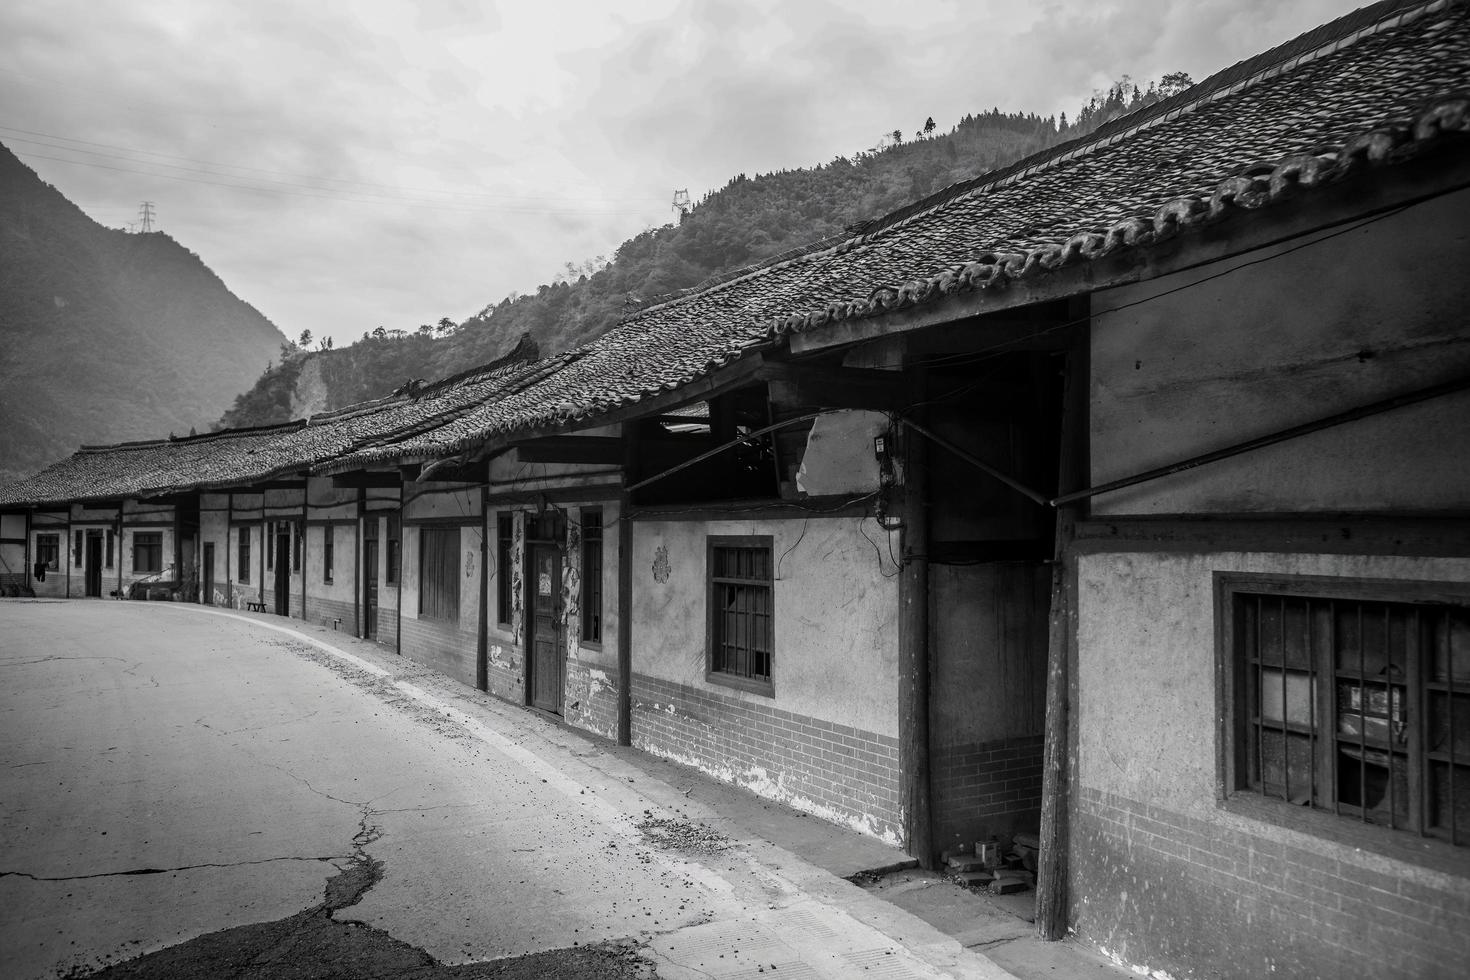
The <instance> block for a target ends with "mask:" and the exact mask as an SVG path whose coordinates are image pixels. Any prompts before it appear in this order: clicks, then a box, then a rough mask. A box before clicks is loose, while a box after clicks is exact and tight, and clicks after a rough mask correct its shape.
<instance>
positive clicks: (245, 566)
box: [235, 524, 270, 585]
mask: <svg viewBox="0 0 1470 980" xmlns="http://www.w3.org/2000/svg"><path fill="white" fill-rule="evenodd" d="M269 552H270V548H266V553H267V554H269ZM235 581H236V582H239V583H240V584H241V585H249V584H250V528H249V527H248V526H246V525H244V524H242V525H240V527H239V528H238V529H236V532H235Z"/></svg>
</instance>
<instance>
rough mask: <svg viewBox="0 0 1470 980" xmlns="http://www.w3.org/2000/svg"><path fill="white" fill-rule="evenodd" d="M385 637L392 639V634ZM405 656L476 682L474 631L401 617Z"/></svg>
mask: <svg viewBox="0 0 1470 980" xmlns="http://www.w3.org/2000/svg"><path fill="white" fill-rule="evenodd" d="M383 636H384V639H385V640H387V641H388V642H389V643H391V642H392V634H391V633H387V632H385V633H384V634H383ZM402 653H403V655H404V656H405V657H408V658H410V659H412V660H415V661H417V662H419V663H421V664H423V665H425V666H426V667H433V668H434V669H435V670H437V671H439V672H441V673H444V674H447V675H449V676H450V677H453V678H454V679H455V680H457V681H459V682H460V683H461V684H468V685H469V686H470V687H474V686H475V634H474V632H473V628H472V629H471V631H469V632H464V631H461V630H460V629H459V628H458V627H457V626H455V625H453V624H450V623H442V622H439V621H437V620H432V619H409V618H408V617H406V616H405V617H404V619H403V649H402Z"/></svg>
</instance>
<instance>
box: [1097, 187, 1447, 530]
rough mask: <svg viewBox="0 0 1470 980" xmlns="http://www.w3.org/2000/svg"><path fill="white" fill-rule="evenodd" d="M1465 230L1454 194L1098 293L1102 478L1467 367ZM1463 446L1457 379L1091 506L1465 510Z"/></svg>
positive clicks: (1164, 510) (1121, 510) (1113, 511)
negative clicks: (1389, 407) (1308, 239)
mask: <svg viewBox="0 0 1470 980" xmlns="http://www.w3.org/2000/svg"><path fill="white" fill-rule="evenodd" d="M1467 228H1470V191H1459V192H1456V193H1454V194H1449V195H1446V196H1444V197H1440V198H1436V199H1435V200H1434V201H1432V202H1429V203H1426V204H1421V205H1418V206H1415V207H1411V208H1409V209H1407V210H1405V211H1403V212H1401V213H1399V214H1396V215H1393V216H1391V217H1387V218H1384V219H1382V220H1378V221H1376V222H1374V223H1373V224H1370V225H1367V226H1365V227H1362V228H1358V229H1354V230H1350V231H1348V232H1346V233H1341V234H1338V233H1337V232H1324V233H1318V235H1317V236H1315V237H1317V238H1320V239H1322V240H1321V241H1319V242H1317V243H1316V244H1311V245H1307V247H1304V248H1300V247H1299V246H1301V245H1302V244H1303V242H1302V241H1300V240H1293V241H1291V242H1288V243H1286V244H1285V245H1281V246H1275V247H1273V248H1271V249H1263V250H1258V251H1255V252H1251V253H1248V254H1246V255H1242V256H1239V257H1236V258H1233V259H1229V260H1226V261H1222V262H1214V263H1210V264H1208V265H1205V266H1202V267H1200V268H1198V269H1193V270H1190V271H1188V272H1181V273H1177V274H1175V275H1170V276H1164V277H1162V278H1159V279H1154V280H1150V281H1148V282H1145V283H1140V284H1137V285H1131V286H1124V287H1121V288H1118V289H1110V290H1103V291H1101V292H1099V293H1097V294H1096V295H1094V297H1093V300H1092V303H1093V309H1094V310H1095V311H1101V312H1097V313H1095V314H1094V323H1093V331H1092V338H1093V339H1092V352H1091V360H1092V390H1091V423H1090V424H1091V429H1092V446H1091V459H1092V480H1091V482H1092V483H1094V484H1097V483H1102V482H1106V481H1108V480H1112V479H1116V478H1119V477H1123V476H1128V475H1131V474H1133V473H1138V472H1142V471H1144V470H1148V469H1151V468H1153V467H1156V466H1162V465H1165V464H1168V463H1172V462H1175V461H1178V460H1182V459H1187V458H1189V457H1191V456H1195V455H1198V454H1200V453H1204V452H1208V451H1210V450H1212V449H1217V448H1220V447H1224V446H1228V445H1231V444H1232V443H1236V442H1241V441H1244V440H1247V439H1251V438H1254V437H1257V436H1261V435H1266V434H1269V433H1272V432H1276V431H1278V430H1281V429H1285V428H1288V427H1290V426H1294V425H1299V424H1302V423H1305V422H1309V421H1312V420H1315V419H1318V418H1322V417H1324V416H1328V415H1332V414H1334V413H1337V412H1342V411H1346V410H1348V409H1351V408H1356V407H1359V406H1363V405H1367V404H1370V403H1372V402H1375V401H1378V400H1381V399H1385V398H1388V397H1391V396H1393V395H1397V394H1401V393H1404V392H1407V391H1411V390H1415V389H1418V388H1424V387H1429V386H1430V385H1434V384H1438V383H1441V382H1444V381H1448V380H1450V379H1452V378H1460V377H1464V376H1465V375H1466V374H1467V373H1470V326H1467V321H1466V314H1465V311H1466V309H1467V308H1470V277H1467V276H1464V275H1457V274H1453V273H1450V272H1449V270H1453V269H1464V268H1470V232H1467V231H1466V229H1467ZM1328 235H1335V236H1336V237H1330V238H1328V237H1327V236H1328ZM1289 249H1297V250H1296V251H1290V252H1289V254H1288V250H1289ZM1263 259H1264V260H1265V261H1262V260H1263ZM1250 263H1257V264H1254V265H1252V264H1250ZM1227 270H1238V271H1229V272H1228V273H1227ZM1222 273H1226V274H1223V275H1222ZM1306 283H1310V284H1311V288H1310V289H1307V288H1303V284H1306ZM1181 287H1187V288H1181ZM1171 290H1178V291H1176V292H1172V293H1171V292H1170V291H1171ZM1129 304H1138V305H1129ZM1125 306H1126V307H1127V308H1126V309H1124V308H1123V307H1125ZM1113 309H1117V310H1118V312H1116V313H1108V312H1106V311H1108V310H1113ZM1466 459H1470V392H1466V391H1461V392H1458V393H1457V394H1454V395H1448V396H1442V397H1439V398H1436V399H1434V400H1431V401H1427V402H1421V403H1419V404H1417V405H1413V406H1410V407H1407V408H1400V409H1396V410H1394V411H1392V412H1387V413H1384V414H1381V415H1377V416H1374V417H1372V418H1367V419H1362V420H1359V421H1355V422H1350V423H1348V424H1346V425H1341V426H1337V427H1334V428H1331V429H1327V430H1324V431H1321V432H1317V433H1313V434H1311V435H1308V436H1304V437H1301V438H1298V439H1293V440H1291V441H1288V442H1284V443H1280V444H1277V445H1275V446H1270V447H1267V448H1265V449H1261V450H1257V451H1254V452H1251V453H1247V454H1245V455H1242V456H1236V457H1234V458H1231V459H1227V460H1222V461H1219V462H1215V463H1211V464H1209V465H1208V466H1201V467H1198V468H1196V469H1192V470H1189V471H1186V472H1183V473H1178V474H1175V475H1173V476H1169V477H1166V478H1163V479H1159V480H1155V481H1152V482H1150V483H1145V484H1142V485H1140V486H1136V487H1132V488H1128V489H1125V490H1119V491H1115V492H1113V493H1108V494H1103V495H1101V496H1099V497H1097V498H1096V499H1095V500H1094V502H1093V513H1094V514H1095V515H1099V516H1101V515H1121V514H1185V513H1245V512H1257V513H1260V512H1268V513H1269V512H1299V511H1311V510H1322V511H1334V510H1335V511H1342V512H1353V511H1375V510H1382V509H1385V508H1391V509H1396V510H1399V511H1402V510H1406V509H1416V510H1454V509H1463V508H1464V507H1465V505H1466V503H1467V498H1466V492H1465V460H1466ZM1365 460H1371V461H1372V463H1371V465H1365Z"/></svg>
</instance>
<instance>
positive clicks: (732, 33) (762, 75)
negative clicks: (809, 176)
mask: <svg viewBox="0 0 1470 980" xmlns="http://www.w3.org/2000/svg"><path fill="white" fill-rule="evenodd" d="M1357 5H1358V4H1356V3H1353V2H1351V0H1292V2H1289V3H1283V2H1281V0H1223V2H1222V0H1199V2H1168V3H1166V2H1162V0H1157V2H1156V0H1127V2H1125V0H1086V2H1080V0H1079V2H1069V3H1055V2H1053V3H1047V2H1033V3H1024V2H1019V0H1005V2H994V0H885V2H867V0H842V2H824V0H788V2H784V3H783V2H773V0H734V2H727V0H636V2H617V0H607V2H600V3H599V2H557V0H539V2H531V0H514V2H501V3H490V2H475V0H417V2H396V0H395V2H388V0H380V2H367V0H362V2H352V3H346V2H329V0H313V2H310V3H302V2H300V0H290V2H283V3H276V2H268V0H249V2H241V0H218V2H217V0H177V2H172V0H0V143H4V144H5V145H6V146H8V147H9V148H10V149H11V150H12V151H13V152H15V153H16V154H17V155H18V156H19V157H20V158H21V160H23V161H24V162H25V163H26V164H28V165H29V166H30V167H31V168H32V169H34V170H35V171H36V172H37V173H39V174H40V175H41V178H42V179H43V180H45V181H47V182H48V183H51V184H54V185H55V186H56V187H57V188H59V189H60V190H61V191H62V193H64V194H65V195H66V196H67V197H69V198H70V199H71V200H73V201H74V202H76V203H77V204H78V205H80V206H81V207H82V208H83V209H84V210H85V211H86V212H87V213H88V214H90V215H91V216H92V217H93V218H95V219H96V220H98V221H100V222H101V223H103V224H105V225H109V226H112V227H124V226H126V225H128V224H129V223H130V222H134V221H136V220H137V216H138V210H139V204H140V202H142V201H152V202H154V208H155V214H156V218H155V222H156V224H155V227H156V228H158V229H160V230H163V231H166V232H168V233H169V234H170V235H172V236H173V237H174V238H176V239H177V240H178V241H179V242H181V243H182V244H183V245H184V246H185V247H186V248H189V249H191V250H193V251H195V252H197V253H199V255H200V256H201V257H202V258H203V260H204V261H205V262H206V263H207V264H208V265H209V266H210V267H211V268H213V269H214V271H215V272H217V273H218V274H219V275H220V276H221V278H223V279H224V281H225V283H226V284H227V285H228V286H229V287H230V288H231V289H232V290H233V291H234V292H235V293H236V294H237V295H239V296H240V297H241V298H242V299H244V300H246V301H247V302H249V303H251V304H253V305H254V306H255V307H257V308H258V309H259V310H260V311H261V312H262V313H264V314H265V315H266V316H268V317H269V318H271V319H272V320H273V321H275V323H276V324H277V325H278V326H279V327H280V328H281V329H282V330H283V331H285V333H286V334H287V335H288V336H291V337H295V336H297V335H298V334H299V333H300V332H301V331H302V330H303V329H310V330H311V331H312V332H313V333H314V334H316V335H317V336H318V337H320V336H322V335H324V334H330V335H332V336H333V337H334V338H335V339H336V341H337V342H338V343H339V344H340V343H346V342H350V341H351V340H352V339H354V338H356V337H360V336H361V335H362V333H363V332H364V331H366V330H371V329H373V328H374V327H377V326H378V325H380V324H381V325H383V326H387V327H389V328H403V329H408V330H412V329H414V328H416V327H417V326H418V325H419V324H420V323H426V322H429V323H432V322H437V321H438V320H439V318H440V317H444V316H448V317H450V318H451V319H453V320H455V321H456V322H458V321H460V320H462V319H464V318H465V317H467V316H469V315H470V314H472V313H474V312H476V311H478V310H479V309H481V308H482V307H484V306H485V305H487V304H490V303H495V302H498V301H499V300H500V299H501V297H503V296H505V295H506V294H508V293H510V292H513V291H518V292H530V291H534V290H535V288H536V287H537V286H538V285H539V284H541V283H543V282H548V281H550V280H551V278H552V277H553V276H555V275H556V274H557V273H558V271H560V270H561V269H562V268H563V266H564V265H565V263H566V262H568V261H572V262H581V261H583V260H585V259H589V258H591V257H593V256H596V255H599V254H607V255H611V254H612V252H613V250H614V249H616V248H617V246H618V244H619V243H621V242H622V241H624V240H625V239H627V238H629V237H631V236H633V235H635V234H637V233H638V232H640V231H642V230H644V229H646V228H649V227H653V226H657V225H660V224H663V223H665V222H667V221H669V220H670V219H671V217H672V214H673V212H672V211H671V209H670V203H671V200H672V197H673V192H674V190H675V189H680V188H687V189H688V190H689V193H690V195H691V196H692V197H693V198H695V199H696V200H697V199H698V198H699V196H700V195H701V194H703V193H704V192H705V191H707V190H712V189H716V188H718V187H720V186H721V185H723V184H724V183H725V182H726V180H727V179H728V178H729V177H730V176H732V175H734V174H737V173H747V174H750V175H752V176H753V175H755V174H757V173H763V172H767V171H771V170H777V169H782V168H791V167H800V166H806V165H811V164H816V163H821V162H825V161H827V160H831V159H832V158H833V157H835V156H837V155H839V154H842V155H850V154H852V153H854V152H856V151H859V150H862V149H865V148H868V147H871V146H873V145H874V144H875V143H876V142H877V141H878V139H879V138H880V136H881V135H882V134H883V133H884V132H891V131H892V130H894V129H902V130H903V131H904V132H905V133H910V132H913V131H914V130H916V129H918V128H919V127H920V126H921V125H922V124H923V122H924V120H925V118H926V117H929V116H932V117H933V118H934V120H935V122H936V123H937V124H938V125H939V126H940V128H941V129H945V130H947V129H949V128H950V127H951V126H952V125H953V124H954V123H955V122H956V120H958V119H959V118H960V117H961V116H963V115H964V114H965V113H966V112H974V111H978V110H982V109H988V108H989V107H991V106H999V107H1000V108H1001V109H1003V110H1007V111H1023V112H1037V113H1040V114H1052V113H1057V112H1061V111H1065V112H1067V113H1068V114H1069V115H1072V114H1074V113H1075V111H1076V108H1077V106H1078V105H1080V104H1081V103H1083V102H1085V101H1086V100H1087V98H1088V96H1089V95H1090V93H1091V92H1092V91H1093V90H1094V89H1096V88H1099V87H1105V86H1106V85H1107V84H1108V83H1109V82H1110V81H1111V80H1112V79H1115V78H1117V77H1118V76H1120V75H1122V74H1125V73H1126V74H1129V75H1132V76H1133V77H1134V78H1135V79H1140V80H1144V79H1151V78H1153V79H1156V78H1158V77H1160V76H1161V75H1163V74H1165V73H1167V72H1171V71H1187V72H1189V73H1190V74H1191V75H1193V76H1194V78H1195V79H1196V80H1199V79H1202V78H1204V77H1205V76H1207V75H1209V74H1210V73H1211V72H1213V71H1216V70H1218V69H1219V68H1222V67H1225V66H1227V65H1230V64H1233V63H1234V62H1236V61H1239V60H1240V59H1242V58H1246V57H1249V56H1250V55H1253V54H1256V53H1258V52H1259V51H1262V50H1265V49H1266V48H1268V47H1271V46H1272V45H1274V44H1277V43H1279V42H1281V41H1284V40H1288V39H1290V38H1291V37H1294V36H1295V35H1297V34H1299V33H1301V32H1302V31H1305V30H1308V29H1310V28H1312V27H1314V26H1316V25H1318V24H1320V23H1323V22H1325V21H1328V20H1330V19H1332V18H1334V17H1336V16H1338V15H1339V14H1341V13H1344V12H1346V11H1348V10H1351V9H1353V8H1354V7H1355V6H1357Z"/></svg>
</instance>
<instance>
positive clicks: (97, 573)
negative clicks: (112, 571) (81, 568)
mask: <svg viewBox="0 0 1470 980" xmlns="http://www.w3.org/2000/svg"><path fill="white" fill-rule="evenodd" d="M87 596H88V597H89V598H93V599H100V598H102V532H101V531H88V532H87Z"/></svg>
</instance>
